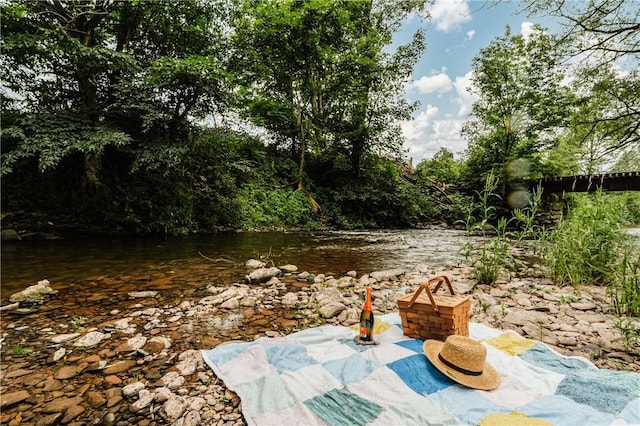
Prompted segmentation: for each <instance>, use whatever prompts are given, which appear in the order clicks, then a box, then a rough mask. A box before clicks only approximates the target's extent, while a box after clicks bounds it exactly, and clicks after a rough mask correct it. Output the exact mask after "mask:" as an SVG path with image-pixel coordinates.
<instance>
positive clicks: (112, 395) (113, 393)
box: [105, 388, 123, 408]
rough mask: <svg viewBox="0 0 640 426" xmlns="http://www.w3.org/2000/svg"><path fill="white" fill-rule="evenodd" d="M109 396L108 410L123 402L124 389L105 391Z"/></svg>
mask: <svg viewBox="0 0 640 426" xmlns="http://www.w3.org/2000/svg"><path fill="white" fill-rule="evenodd" d="M105 394H106V396H107V408H111V407H113V406H115V405H117V404H119V403H120V402H121V401H122V399H123V398H122V389H120V388H110V389H107V390H106V391H105Z"/></svg>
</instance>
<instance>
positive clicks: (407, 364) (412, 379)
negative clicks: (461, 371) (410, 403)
mask: <svg viewBox="0 0 640 426" xmlns="http://www.w3.org/2000/svg"><path fill="white" fill-rule="evenodd" d="M387 367H389V368H390V369H391V370H392V371H393V372H394V373H396V374H397V375H398V376H399V377H400V378H401V379H402V381H403V382H405V383H406V384H407V386H409V387H410V388H411V389H413V391H414V392H416V393H418V394H420V395H430V394H432V393H435V392H438V391H439V390H442V389H445V388H448V387H449V386H451V385H452V384H453V383H454V382H453V381H451V379H449V378H448V377H447V376H445V375H444V374H442V373H441V372H440V371H438V370H437V369H436V368H435V367H434V366H433V365H431V363H430V362H429V361H428V360H427V357H426V356H424V355H423V354H416V355H411V356H408V357H406V358H402V359H399V360H397V361H394V362H392V363H390V364H387Z"/></svg>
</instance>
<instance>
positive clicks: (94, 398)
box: [87, 391, 107, 408]
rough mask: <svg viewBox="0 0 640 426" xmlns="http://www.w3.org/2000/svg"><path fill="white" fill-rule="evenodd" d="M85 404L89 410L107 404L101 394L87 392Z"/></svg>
mask: <svg viewBox="0 0 640 426" xmlns="http://www.w3.org/2000/svg"><path fill="white" fill-rule="evenodd" d="M87 402H88V403H89V406H91V408H100V407H102V406H103V405H104V404H106V403H107V400H106V399H105V397H104V396H102V392H95V391H92V392H87Z"/></svg>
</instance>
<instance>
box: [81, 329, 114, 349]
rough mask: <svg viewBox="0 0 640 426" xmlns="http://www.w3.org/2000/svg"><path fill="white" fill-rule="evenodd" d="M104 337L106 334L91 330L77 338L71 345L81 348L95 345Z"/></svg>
mask: <svg viewBox="0 0 640 426" xmlns="http://www.w3.org/2000/svg"><path fill="white" fill-rule="evenodd" d="M106 338H107V336H106V335H105V334H104V333H101V332H99V331H91V332H89V333H87V334H85V335H84V336H82V337H81V338H80V339H78V340H77V341H76V342H75V343H74V344H73V346H76V347H83V348H90V347H92V346H95V345H97V344H98V343H100V342H102V341H103V340H104V339H106Z"/></svg>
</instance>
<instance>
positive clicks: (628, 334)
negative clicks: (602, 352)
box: [613, 318, 640, 352]
mask: <svg viewBox="0 0 640 426" xmlns="http://www.w3.org/2000/svg"><path fill="white" fill-rule="evenodd" d="M616 329H617V330H618V332H619V333H620V337H617V338H615V339H613V341H614V342H620V341H622V342H623V344H624V347H625V349H626V350H627V351H629V352H630V351H631V350H632V348H633V346H634V345H635V344H637V343H638V342H640V333H639V332H638V330H636V326H635V323H634V321H633V320H631V319H629V318H618V320H617V321H616Z"/></svg>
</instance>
